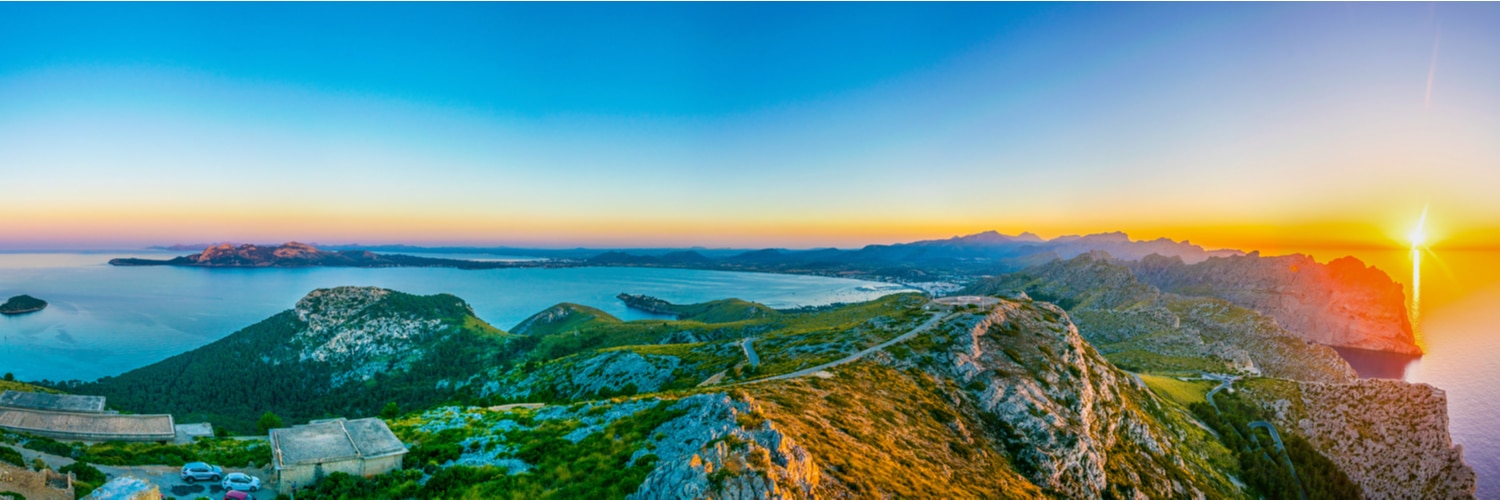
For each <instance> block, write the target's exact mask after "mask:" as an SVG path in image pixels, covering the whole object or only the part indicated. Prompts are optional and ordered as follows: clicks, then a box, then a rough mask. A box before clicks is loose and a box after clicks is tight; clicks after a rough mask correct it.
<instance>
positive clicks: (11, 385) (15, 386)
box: [0, 380, 62, 394]
mask: <svg viewBox="0 0 1500 500" xmlns="http://www.w3.org/2000/svg"><path fill="white" fill-rule="evenodd" d="M4 391H17V392H50V393H53V394H61V393H62V391H59V390H56V389H51V388H48V387H40V386H35V385H31V384H26V383H21V382H16V381H15V380H0V392H4Z"/></svg>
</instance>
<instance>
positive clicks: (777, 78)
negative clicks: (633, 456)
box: [0, 3, 1500, 247]
mask: <svg viewBox="0 0 1500 500" xmlns="http://www.w3.org/2000/svg"><path fill="white" fill-rule="evenodd" d="M0 47H4V48H3V49H0V169H4V170H6V172H3V173H4V174H5V175H6V176H8V177H10V178H12V179H14V180H15V181H17V182H13V183H6V184H4V185H0V209H3V210H6V211H12V212H18V213H24V214H27V216H28V217H25V219H26V221H27V222H16V221H12V222H8V223H0V225H3V227H0V229H3V230H5V231H6V233H7V234H9V235H10V236H9V237H8V239H9V240H11V241H8V242H0V244H4V245H8V246H13V247H40V246H60V245H61V246H120V245H127V246H128V245H136V244H148V243H161V242H186V241H213V240H236V241H244V240H256V241H270V240H279V239H301V240H314V241H327V242H343V241H360V242H366V243H378V242H417V243H507V244H547V245H575V244H679V243H681V244H706V245H747V246H761V245H758V244H759V243H763V244H764V245H785V246H817V245H830V244H836V245H852V244H860V243H869V242H883V241H900V240H907V239H914V238H921V237H934V236H944V235H948V234H953V233H961V232H973V231H979V230H984V229H991V228H996V229H1001V230H1005V231H1019V230H1033V231H1038V232H1041V233H1043V234H1044V235H1045V234H1061V233H1069V232H1088V231H1098V230H1113V229H1125V230H1130V231H1132V232H1134V233H1136V234H1137V235H1139V236H1149V237H1154V236H1171V237H1176V238H1187V237H1192V238H1194V239H1195V240H1202V239H1203V238H1209V239H1210V240H1211V241H1219V242H1221V243H1222V244H1224V245H1232V244H1236V242H1235V241H1234V238H1235V237H1233V235H1228V236H1226V234H1229V233H1233V234H1239V235H1241V239H1244V238H1250V239H1257V238H1258V239H1261V240H1265V239H1268V238H1269V239H1276V238H1284V239H1285V238H1290V239H1297V238H1303V239H1306V238H1308V237H1310V236H1309V235H1329V234H1330V233H1337V234H1334V235H1333V236H1331V237H1335V238H1344V239H1360V238H1379V237H1381V236H1380V235H1379V234H1374V235H1372V233H1382V234H1384V233H1390V234H1402V229H1401V228H1400V227H1399V226H1402V225H1403V224H1408V223H1410V222H1412V221H1407V220H1406V219H1407V218H1411V219H1414V218H1415V216H1416V215H1415V214H1416V213H1417V212H1419V211H1420V210H1421V207H1423V206H1426V205H1428V204H1431V203H1433V202H1434V201H1435V200H1437V201H1441V202H1442V203H1440V204H1439V205H1438V206H1435V207H1433V223H1432V224H1433V226H1434V230H1435V231H1437V232H1439V233H1441V232H1442V231H1443V229H1442V226H1443V225H1444V224H1445V223H1446V224H1447V226H1448V232H1450V233H1452V234H1453V235H1459V233H1463V232H1464V231H1469V232H1475V231H1480V230H1486V229H1488V228H1495V227H1500V201H1495V198H1494V197H1492V196H1490V195H1489V193H1490V192H1491V191H1493V188H1494V187H1496V186H1500V168H1495V164H1496V160H1497V158H1500V146H1497V144H1496V143H1500V141H1494V140H1493V138H1494V137H1497V136H1500V134H1497V132H1500V129H1497V127H1500V100H1497V96H1496V89H1500V6H1496V5H1494V4H1354V3H1338V4H1238V3H1236V4H1175V3H1174V4H1113V3H1111V4H1056V3H1048V4H1031V3H1027V4H968V3H965V4H930V3H923V4H895V3H881V4H863V3H832V4H785V3H776V4H746V3H734V4H717V3H716V4H692V3H672V4H620V3H608V4H590V3H567V4H473V3H445V4H404V3H402V4H396V3H381V4H357V3H330V4H315V3H256V4H228V3H212V4H178V3H154V4H113V3H111V4H0ZM1434 61H1435V62H1434ZM1430 76H1431V77H1432V78H1431V82H1432V84H1431V85H1429V77H1430ZM1442 221H1446V222H1442ZM1226 228H1229V229H1235V231H1229V229H1226ZM1476 228H1478V229H1476ZM1345 233H1347V234H1345ZM1246 235H1248V236H1246ZM1455 237H1456V236H1455ZM1215 238H1218V240H1214V239H1215Z"/></svg>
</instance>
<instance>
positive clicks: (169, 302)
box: [0, 253, 900, 380]
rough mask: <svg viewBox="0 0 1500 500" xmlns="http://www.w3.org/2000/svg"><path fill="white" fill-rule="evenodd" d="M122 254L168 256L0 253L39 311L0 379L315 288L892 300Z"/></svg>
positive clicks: (703, 274)
mask: <svg viewBox="0 0 1500 500" xmlns="http://www.w3.org/2000/svg"><path fill="white" fill-rule="evenodd" d="M122 256H136V257H150V258H164V257H167V256H169V254H150V253H140V254H130V255H126V254H105V253H95V254H65V253H52V254H15V253H12V254H4V253H0V300H3V299H4V298H7V297H10V296H12V295H18V294H23V293H24V294H29V295H33V296H35V297H38V298H41V299H43V300H46V301H47V302H49V303H50V305H49V306H48V307H47V308H46V309H45V310H43V311H41V312H37V313H32V314H27V315H21V316H0V371H5V372H13V373H15V375H16V377H17V378H19V379H21V380H41V379H52V380H63V379H84V380H89V379H94V378H97V377H101V376H106V375H117V374H120V373H123V372H125V371H129V370H131V369H134V368H139V367H141V366H145V365H148V364H151V363H154V362H156V361H160V360H162V359H165V358H167V357H169V356H172V355H174V354H178V353H181V352H185V351H188V350H191V349H193V348H196V347H199V346H202V345H204V344H207V343H209V342H212V341H214V340H217V339H219V338H222V337H224V336H225V335H228V334H230V333H233V332H235V331H237V330H239V329H240V328H244V327H245V326H249V325H250V324H253V323H255V322H257V321H260V320H262V319H265V318H266V317H268V316H271V315H273V314H276V313H278V312H280V311H283V310H286V309H290V308H291V307H292V306H293V305H294V304H296V303H297V300H298V299H300V298H302V296H304V295H306V294H307V292H309V291H311V290H313V289H316V288H326V287H333V286H341V285H364V286H379V287H384V288H390V289H394V290H400V291H403V292H408V293H416V294H424V295H425V294H432V293H451V294H454V295H457V296H459V297H462V298H463V299H464V300H465V301H468V303H469V304H470V305H472V306H473V307H474V311H475V313H477V314H478V315H479V317H480V318H483V319H485V320H486V321H489V322H490V323H492V324H494V325H495V326H498V327H500V328H505V329H509V328H510V327H513V326H515V325H516V323H519V322H521V320H523V319H526V317H528V316H530V315H532V314H534V313H537V312H539V311H541V310H543V309H545V308H547V307H550V306H552V305H554V304H557V303H559V302H577V303H580V304H585V305H589V306H593V307H597V308H600V309H603V310H604V311H606V312H609V313H610V314H614V315H615V316H618V317H620V318H622V319H640V318H644V317H646V316H645V315H644V314H642V313H639V312H636V311H633V310H630V309H626V308H625V306H624V305H623V304H621V303H620V301H619V300H618V299H616V298H615V295H616V294H618V293H621V292H629V293H644V294H649V295H654V296H657V297H661V298H664V299H667V300H670V301H673V302H687V303H690V302H702V301H707V300H714V299H722V298H727V297H738V298H743V299H746V300H753V301H757V302H761V303H764V304H767V305H769V306H772V307H796V306H802V305H822V304H828V303H832V302H858V301H863V300H868V299H871V298H875V297H878V296H881V295H884V294H887V293H891V292H894V291H898V290H900V288H898V287H896V286H894V285H888V284H883V283H873V282H866V281H858V280H848V279H837V278H823V277H816V276H791V275H778V274H764V273H738V272H721V271H695V270H684V269H643V268H600V267H590V268H570V269H489V270H471V271H465V270H458V269H438V268H388V269H348V268H343V269H341V268H309V269H198V268H178V267H114V266H109V265H107V264H105V262H107V261H108V260H109V259H110V258H114V257H122Z"/></svg>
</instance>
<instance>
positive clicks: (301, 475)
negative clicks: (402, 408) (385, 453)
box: [276, 455, 401, 493]
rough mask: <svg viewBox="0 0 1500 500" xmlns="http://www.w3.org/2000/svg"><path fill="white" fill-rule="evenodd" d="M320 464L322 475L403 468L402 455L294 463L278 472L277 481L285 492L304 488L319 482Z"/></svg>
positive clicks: (368, 474) (378, 471) (367, 472)
mask: <svg viewBox="0 0 1500 500" xmlns="http://www.w3.org/2000/svg"><path fill="white" fill-rule="evenodd" d="M318 465H322V476H323V477H327V476H328V475H329V474H332V473H335V472H342V473H345V474H349V475H352V476H366V477H368V476H374V475H377V474H384V473H387V472H390V471H393V470H396V469H400V468H401V456H400V455H397V456H394V457H384V458H377V459H374V460H360V459H352V460H340V461H337V462H325V463H323V464H309V465H294V466H291V467H288V468H285V469H281V470H279V471H277V472H276V474H277V482H278V483H280V485H281V486H280V487H281V491H282V492H283V493H285V492H290V491H291V490H292V489H295V488H302V487H305V486H309V485H311V484H313V483H315V482H317V480H318V477H319V471H318Z"/></svg>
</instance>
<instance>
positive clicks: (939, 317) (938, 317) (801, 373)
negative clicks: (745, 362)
mask: <svg viewBox="0 0 1500 500" xmlns="http://www.w3.org/2000/svg"><path fill="white" fill-rule="evenodd" d="M957 314H958V313H950V314H947V315H943V314H941V313H934V314H933V315H932V319H929V320H927V322H925V323H922V324H921V325H919V326H917V327H916V328H913V329H912V330H911V331H909V332H906V333H903V334H901V335H900V336H898V337H896V338H893V339H890V340H887V341H885V342H881V343H880V344H878V345H876V346H875V347H871V348H869V349H865V350H863V351H859V352H856V353H854V354H850V355H849V356H848V357H846V358H843V359H838V360H834V361H831V362H828V363H823V364H821V365H818V366H814V367H812V368H803V369H801V370H797V371H794V372H791V373H783V374H781V375H776V376H774V377H766V378H762V379H755V380H750V381H745V382H740V384H754V383H759V382H770V381H772V380H786V379H792V378H797V377H806V376H808V375H812V374H814V373H817V372H820V371H823V370H827V369H829V368H833V367H835V366H838V365H842V364H844V363H849V362H852V361H856V360H858V359H859V358H863V357H865V355H866V354H869V353H872V352H875V351H879V350H882V349H885V348H887V347H890V346H892V345H895V344H898V343H901V342H905V341H906V340H907V339H910V338H912V337H915V336H917V335H918V334H921V333H922V332H925V331H927V330H930V329H932V327H933V326H936V325H937V324H938V323H939V322H941V321H943V320H945V319H948V318H951V317H953V316H956V315H957ZM740 384H735V385H740Z"/></svg>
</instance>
